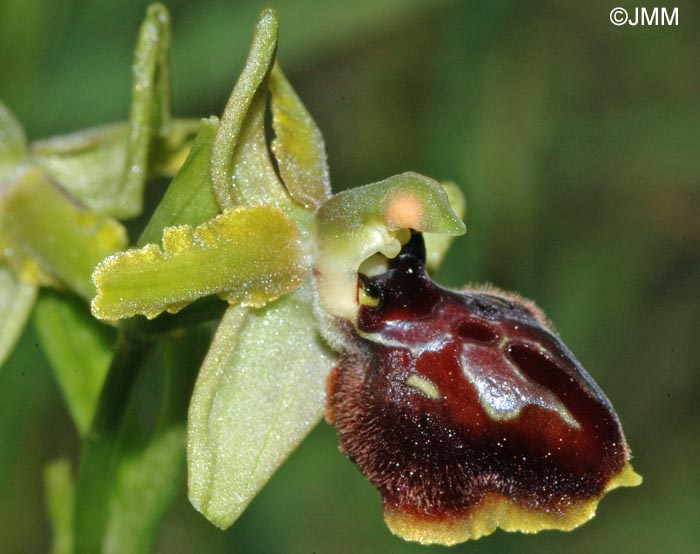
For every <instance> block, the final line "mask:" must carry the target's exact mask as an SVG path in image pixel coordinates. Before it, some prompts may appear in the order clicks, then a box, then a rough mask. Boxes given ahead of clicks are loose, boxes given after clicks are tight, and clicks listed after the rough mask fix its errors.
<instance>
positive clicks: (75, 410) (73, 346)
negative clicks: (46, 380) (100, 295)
mask: <svg viewBox="0 0 700 554" xmlns="http://www.w3.org/2000/svg"><path fill="white" fill-rule="evenodd" d="M34 326H35V328H36V331H37V335H38V336H39V339H40V340H41V346H42V348H43V350H44V353H45V354H46V356H47V357H48V359H49V361H50V362H51V367H52V368H53V372H54V376H55V378H56V382H57V383H58V387H59V389H60V390H61V393H62V394H63V398H64V401H65V402H66V405H67V406H68V410H69V411H70V414H71V416H72V417H73V421H74V422H75V425H76V427H77V428H78V431H79V432H80V434H81V436H82V435H85V433H86V432H87V430H88V428H89V426H90V423H91V422H92V417H93V415H94V413H95V407H96V406H97V400H98V398H99V395H100V390H102V383H103V382H104V379H105V376H106V375H107V369H108V368H109V363H110V360H111V359H112V346H113V343H114V329H112V328H110V327H107V326H106V325H104V324H102V323H100V322H98V321H96V320H95V319H94V318H93V317H92V315H91V314H90V310H89V309H88V307H87V306H86V305H85V303H84V302H81V301H80V300H79V299H78V298H76V297H72V296H69V295H65V294H59V293H57V292H54V291H51V290H45V291H43V292H42V294H41V295H40V296H39V301H38V302H37V305H36V309H35V311H34Z"/></svg>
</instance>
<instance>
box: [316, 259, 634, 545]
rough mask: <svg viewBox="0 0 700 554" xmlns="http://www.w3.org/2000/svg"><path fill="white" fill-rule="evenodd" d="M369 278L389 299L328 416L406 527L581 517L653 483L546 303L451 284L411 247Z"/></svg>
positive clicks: (362, 329) (467, 528) (332, 384)
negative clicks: (642, 477) (633, 461)
mask: <svg viewBox="0 0 700 554" xmlns="http://www.w3.org/2000/svg"><path fill="white" fill-rule="evenodd" d="M408 250H415V247H411V248H409V249H408ZM363 282H364V291H363V294H362V295H361V296H360V298H366V297H367V296H369V297H371V298H373V299H375V300H374V301H363V305H362V306H361V309H360V313H359V321H358V324H357V326H356V327H354V326H351V325H348V326H347V327H346V329H345V333H346V335H347V339H348V344H350V345H351V346H350V348H349V351H348V352H347V353H346V354H345V355H344V356H343V357H342V358H341V360H340V362H339V364H338V366H337V367H336V369H335V370H334V373H333V374H332V375H331V378H330V380H329V384H328V405H327V418H328V420H329V421H331V422H332V423H333V424H334V425H335V426H336V427H337V429H338V434H339V438H340V443H341V448H342V449H343V450H344V451H345V452H346V453H347V454H348V456H349V457H350V458H351V459H352V460H353V461H354V462H355V463H356V464H357V465H358V466H359V468H360V470H361V471H362V472H363V473H364V474H365V475H366V476H367V478H368V479H369V480H370V481H371V482H372V484H373V485H374V486H375V487H377V488H378V489H379V491H380V492H381V494H382V498H383V501H384V509H385V516H386V520H387V523H388V524H389V527H390V528H391V529H392V531H394V532H395V533H396V534H398V535H400V536H402V537H404V538H407V539H411V540H417V541H420V542H423V543H441V544H454V543H455V542H460V541H463V540H467V539H469V538H478V537H480V536H483V535H486V534H489V533H491V532H493V531H494V530H495V529H496V528H497V527H501V528H503V529H505V530H509V531H516V530H517V531H525V532H535V531H539V530H542V529H571V528H573V527H576V526H577V525H580V524H582V523H584V522H585V521H586V520H588V519H590V517H592V515H593V513H594V511H595V507H596V504H597V502H598V500H599V499H600V498H601V497H602V496H603V495H604V494H605V492H606V491H607V490H610V489H611V488H614V487H616V486H630V485H635V484H638V483H639V477H638V476H637V475H636V474H635V473H634V472H633V471H632V470H631V468H630V467H629V465H628V460H629V451H628V448H627V445H626V442H625V439H624V436H623V434H622V430H621V427H620V424H619V421H618V419H617V416H616V415H615V413H614V411H613V409H612V406H611V405H610V403H609V401H608V400H607V398H606V397H605V395H604V394H603V393H602V391H600V389H599V388H598V387H597V386H596V384H595V383H594V382H593V380H592V379H591V378H590V376H589V375H588V374H587V373H586V372H585V370H584V369H583V368H582V367H581V366H580V364H579V363H578V361H577V360H576V359H575V358H574V357H573V355H572V354H571V353H570V352H569V350H568V349H567V348H566V346H565V345H564V344H563V343H562V342H561V340H559V338H558V337H557V336H556V335H555V334H553V333H552V331H551V330H549V329H548V327H547V324H546V321H545V319H544V317H543V316H542V315H541V314H540V313H539V311H537V310H536V308H535V307H534V306H532V305H531V304H528V303H525V302H523V301H521V300H520V299H518V298H516V297H514V296H510V295H504V294H502V293H496V292H494V291H492V290H489V291H478V290H477V291H466V292H463V293H459V292H453V291H449V290H445V289H442V288H440V287H438V286H436V285H435V284H434V283H433V282H432V281H431V280H430V278H429V277H428V275H427V273H426V271H425V266H424V262H423V261H422V259H421V257H420V255H418V256H417V255H414V253H410V252H409V253H404V254H402V255H400V256H399V257H398V258H397V259H395V260H393V261H392V262H391V264H390V269H389V270H388V271H387V272H386V273H385V274H383V275H380V276H377V277H374V278H372V279H370V278H363Z"/></svg>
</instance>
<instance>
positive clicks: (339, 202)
mask: <svg viewBox="0 0 700 554" xmlns="http://www.w3.org/2000/svg"><path fill="white" fill-rule="evenodd" d="M407 229H414V230H416V231H422V232H426V233H439V234H446V235H461V234H463V233H464V232H465V231H466V229H465V227H464V223H462V221H461V220H460V219H459V218H458V217H457V216H456V215H455V213H454V212H453V211H452V209H451V208H450V203H449V200H448V197H447V194H446V193H445V191H444V189H443V188H442V187H441V186H440V185H439V183H437V182H436V181H434V180H432V179H430V178H428V177H425V176H423V175H419V174H418V173H412V172H408V173H402V174H401V175H395V176H394V177H390V178H388V179H386V180H384V181H381V182H379V183H374V184H371V185H366V186H364V187H358V188H355V189H350V190H347V191H344V192H341V193H339V194H336V195H334V196H332V197H331V199H330V200H328V201H327V202H326V203H325V204H323V205H322V206H321V207H320V208H319V209H318V211H317V212H316V242H317V258H316V260H315V269H316V272H317V276H318V277H317V279H318V290H319V300H320V303H321V307H322V308H323V309H324V311H325V313H327V314H329V315H331V316H334V317H341V318H344V319H348V320H351V321H352V320H354V319H355V315H356V313H357V309H358V308H357V302H356V293H357V272H358V269H359V267H360V265H361V264H362V262H363V261H365V260H367V259H368V258H370V257H371V256H372V255H374V254H376V253H377V252H379V253H380V254H382V255H384V256H386V257H387V258H393V257H395V256H397V255H398V254H399V252H400V251H401V244H402V243H401V238H402V236H403V235H404V234H405V230H407ZM401 231H404V233H402V232H401Z"/></svg>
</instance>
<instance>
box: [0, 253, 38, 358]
mask: <svg viewBox="0 0 700 554" xmlns="http://www.w3.org/2000/svg"><path fill="white" fill-rule="evenodd" d="M36 291H37V287H36V286H35V285H30V284H27V283H22V282H21V281H20V280H19V279H17V276H16V275H15V273H14V272H13V271H11V270H10V268H9V267H7V265H5V264H3V263H0V321H2V324H1V325H0V367H2V365H3V364H4V363H5V360H6V359H7V357H8V356H9V355H10V353H11V352H12V350H13V349H14V347H15V343H16V342H17V340H18V339H19V336H20V335H21V334H22V330H23V329H24V326H25V324H26V323H27V319H28V318H29V314H30V313H31V311H32V307H33V306H34V299H35V298H36Z"/></svg>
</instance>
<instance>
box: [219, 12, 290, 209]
mask: <svg viewBox="0 0 700 554" xmlns="http://www.w3.org/2000/svg"><path fill="white" fill-rule="evenodd" d="M277 30H278V20H277V13H276V12H275V11H274V10H271V9H267V10H264V11H263V12H262V14H261V16H260V19H259V21H258V24H257V26H256V28H255V33H254V36H253V43H252V45H251V48H250V53H249V54H248V59H247V61H246V64H245V67H244V68H243V71H242V72H241V75H240V77H239V78H238V81H237V82H236V86H235V87H234V89H233V92H232V93H231V97H230V98H229V100H228V103H227V104H226V108H225V109H224V113H223V115H222V116H221V123H220V124H219V131H218V133H217V135H216V139H215V140H214V146H213V149H212V159H211V174H212V180H213V182H214V190H215V192H216V196H217V199H218V201H219V205H220V206H221V208H222V209H227V208H230V207H232V206H235V205H238V204H242V205H247V206H250V205H255V204H274V205H277V206H278V207H281V208H286V207H287V205H288V204H289V203H290V200H289V198H288V197H287V194H286V192H285V190H284V188H283V186H282V183H280V181H279V178H278V177H277V174H276V172H275V169H274V166H273V165H272V162H271V160H270V156H269V154H268V147H267V141H266V139H265V128H264V123H265V108H266V106H267V83H268V77H269V73H270V70H271V68H272V65H273V63H274V61H275V52H276V50H277Z"/></svg>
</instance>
